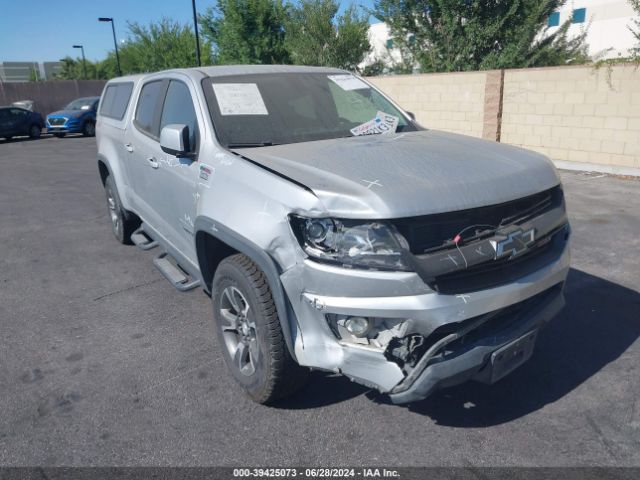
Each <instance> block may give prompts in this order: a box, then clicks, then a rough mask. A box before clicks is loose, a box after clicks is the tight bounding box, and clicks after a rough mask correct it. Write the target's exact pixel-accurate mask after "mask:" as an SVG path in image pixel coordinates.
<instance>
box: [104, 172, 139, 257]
mask: <svg viewBox="0 0 640 480" xmlns="http://www.w3.org/2000/svg"><path fill="white" fill-rule="evenodd" d="M104 190H105V193H106V195H107V208H108V211H109V219H110V220H111V230H112V231H113V234H114V235H115V237H116V238H117V239H118V241H119V242H120V243H123V244H125V245H131V243H132V242H131V234H132V233H133V232H135V231H136V229H137V228H138V227H139V226H140V220H139V219H138V218H137V217H136V216H135V215H134V214H132V213H131V212H127V211H126V210H125V209H124V208H123V207H122V203H121V202H120V196H119V195H118V190H117V189H116V184H115V182H114V181H113V177H112V176H111V175H109V176H108V177H107V180H106V181H105V182H104Z"/></svg>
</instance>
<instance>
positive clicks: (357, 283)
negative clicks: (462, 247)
mask: <svg viewBox="0 0 640 480" xmlns="http://www.w3.org/2000/svg"><path fill="white" fill-rule="evenodd" d="M569 262H570V252H569V248H568V245H567V247H566V248H565V249H564V250H563V251H562V254H561V255H560V256H559V257H558V258H557V259H556V260H555V261H553V262H552V263H549V264H547V265H545V266H544V267H543V268H540V269H539V270H537V271H535V272H533V273H531V274H529V275H527V276H525V277H522V278H519V279H518V280H516V281H513V282H510V283H507V284H505V285H501V286H498V287H495V288H490V289H487V290H481V291H477V292H473V293H468V294H459V295H453V294H451V295H447V294H440V293H437V292H434V291H433V290H431V289H430V288H429V287H428V286H427V285H426V284H425V283H424V282H423V281H422V279H421V278H420V277H419V276H418V275H417V274H415V273H406V272H404V273H401V272H373V271H358V270H348V269H342V268H336V267H331V266H327V265H320V264H317V263H315V262H312V261H308V260H306V261H304V262H303V263H301V264H299V265H298V266H296V267H294V268H292V269H290V270H288V271H286V272H285V273H283V274H282V276H281V281H282V284H283V286H284V288H285V291H286V293H287V296H288V298H289V300H290V303H291V307H292V309H293V313H295V315H294V316H292V317H293V318H295V320H296V322H297V324H295V325H291V329H292V331H293V332H297V333H296V334H295V338H294V345H295V354H296V358H297V360H298V363H300V364H301V365H305V366H309V367H313V368H317V369H321V370H328V371H333V372H337V373H342V374H344V375H346V376H348V377H350V378H351V379H352V380H354V381H356V382H358V383H361V384H364V385H366V386H369V387H371V388H376V389H378V390H379V391H380V392H383V393H388V394H390V395H391V398H392V400H393V401H394V402H396V403H405V402H408V401H415V400H418V399H421V398H425V397H426V396H428V395H429V394H430V393H432V392H433V391H434V390H436V389H438V388H441V387H445V386H448V385H453V384H456V383H460V382H463V381H465V380H468V379H472V378H473V379H476V380H482V379H483V378H482V375H483V373H482V371H483V367H485V366H486V364H487V361H488V359H489V357H490V355H491V353H493V352H494V351H495V350H498V349H500V348H501V347H502V346H503V345H506V344H508V343H509V342H511V341H513V340H515V339H517V338H518V337H519V336H520V335H521V334H522V333H526V332H528V331H531V330H534V329H536V328H538V327H540V326H542V325H543V324H545V323H546V322H548V321H549V320H550V319H551V318H552V317H553V316H554V315H555V314H556V313H557V312H558V311H559V310H560V309H561V308H562V305H563V296H562V285H563V283H564V281H565V279H566V276H567V273H568V271H569ZM554 287H555V292H556V293H555V295H549V296H547V297H545V298H544V299H543V300H542V301H540V302H538V303H537V304H536V306H535V308H533V307H532V308H530V309H527V310H526V311H525V312H522V314H521V316H519V317H518V318H517V319H514V320H513V322H511V323H510V327H511V328H510V329H508V330H506V331H504V332H501V333H500V336H499V338H493V336H492V337H491V338H480V339H477V341H476V343H475V344H474V345H475V346H474V348H472V349H470V350H466V349H465V351H464V353H459V352H458V353H457V354H454V355H452V356H449V357H447V358H446V360H445V361H438V362H436V363H433V364H430V365H427V367H426V368H425V369H424V370H423V371H422V372H421V374H420V376H419V377H418V378H417V379H414V380H413V381H412V382H411V384H410V385H406V383H403V382H406V379H407V376H408V374H407V372H406V371H404V370H403V369H402V368H401V366H400V365H398V363H397V362H394V361H390V360H389V359H388V358H387V357H386V356H385V354H384V352H383V351H381V350H380V349H376V348H371V347H370V346H368V345H354V344H350V343H348V342H345V341H344V340H341V339H340V338H337V337H336V335H335V333H334V331H332V329H331V328H330V326H329V324H328V322H327V316H328V315H343V316H364V317H370V318H385V319H398V320H402V321H407V322H408V324H409V327H408V330H407V331H406V332H405V334H411V333H415V334H418V335H422V336H424V337H425V338H428V336H429V335H431V334H432V333H433V332H434V331H435V330H436V329H438V328H439V327H442V326H444V325H449V324H457V323H460V324H462V323H463V322H465V321H468V320H470V319H474V318H476V317H479V316H482V315H485V314H489V313H490V312H495V311H499V310H502V309H505V308H506V307H509V306H513V305H516V304H519V303H521V302H524V301H525V300H527V299H530V298H532V297H534V296H538V295H540V294H542V293H543V292H546V291H549V292H551V290H552V289H553V288H554ZM405 387H406V388H405ZM400 390H402V391H400Z"/></svg>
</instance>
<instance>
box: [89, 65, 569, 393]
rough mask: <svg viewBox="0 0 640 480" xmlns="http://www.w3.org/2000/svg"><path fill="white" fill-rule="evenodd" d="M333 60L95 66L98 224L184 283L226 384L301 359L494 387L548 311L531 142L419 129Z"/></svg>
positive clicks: (382, 377)
mask: <svg viewBox="0 0 640 480" xmlns="http://www.w3.org/2000/svg"><path fill="white" fill-rule="evenodd" d="M412 117H413V116H412V115H411V114H410V113H408V112H405V111H403V110H402V109H401V108H400V107H399V106H398V105H396V104H395V103H394V102H393V101H391V100H390V99H389V98H388V97H386V96H385V95H384V94H383V93H381V92H380V91H378V90H377V89H375V88H374V87H372V86H371V85H370V84H369V83H367V82H366V81H365V80H363V79H362V78H360V77H358V76H355V75H352V74H350V73H349V72H346V71H342V70H337V69H329V68H315V67H313V68H312V67H291V66H217V67H205V68H197V69H195V68H194V69H184V70H171V71H165V72H160V73H154V74H149V75H137V76H129V77H122V78H117V79H114V80H111V81H110V82H108V84H107V85H106V87H105V89H104V92H103V94H102V98H101V101H100V107H99V113H98V119H97V125H96V127H97V130H96V133H97V135H96V136H97V144H98V167H99V172H100V177H101V179H102V183H103V184H104V187H105V190H106V197H107V204H108V209H109V214H110V218H111V224H112V227H113V232H114V234H115V236H116V237H117V238H118V240H119V241H121V242H122V243H134V244H136V245H137V246H138V247H140V248H142V249H144V250H148V249H151V248H158V251H159V255H158V256H157V257H156V258H155V260H154V262H155V264H156V266H157V267H158V268H159V270H160V271H161V272H162V274H163V275H164V276H165V277H166V278H167V279H168V280H169V281H170V282H171V283H172V284H173V285H174V286H175V287H176V288H177V289H178V290H180V291H185V290H189V289H192V288H197V287H202V288H203V289H204V290H205V291H206V292H207V293H208V294H209V295H210V296H211V300H212V304H213V318H214V320H215V325H216V330H217V335H218V338H219V342H218V343H219V345H220V348H221V349H222V350H223V352H224V358H225V361H226V363H227V365H228V367H229V370H230V371H231V373H232V374H233V376H234V378H235V379H236V381H237V382H238V384H239V385H240V386H241V387H242V389H244V391H245V392H246V393H247V394H248V395H249V396H250V397H251V398H252V399H253V400H255V401H257V402H260V403H271V402H275V401H277V400H278V399H281V398H283V397H285V396H286V395H289V394H291V393H292V392H294V391H295V390H296V389H297V388H299V387H300V386H301V385H302V384H303V382H304V380H305V378H306V377H307V373H308V372H309V370H310V369H318V370H323V371H330V372H336V373H340V374H343V375H346V376H347V377H349V378H351V379H352V380H354V381H356V382H358V383H361V384H363V385H366V386H368V387H370V388H373V389H377V390H379V391H380V392H382V393H384V394H387V395H389V397H390V399H391V401H393V402H394V403H407V402H412V401H417V400H420V399H423V398H425V397H426V396H428V395H429V394H430V393H432V392H433V391H435V390H437V389H439V388H442V387H447V386H451V385H454V384H458V383H461V382H464V381H467V380H476V381H480V382H485V383H493V382H496V381H498V380H500V379H501V378H502V377H504V376H505V375H507V374H508V373H510V372H511V371H513V370H514V369H516V368H517V367H518V366H519V365H521V364H522V363H523V362H525V361H526V360H527V359H528V358H529V357H530V356H531V355H532V353H533V350H534V345H535V342H536V337H537V335H538V332H539V329H540V328H541V327H542V326H543V325H544V324H545V323H546V322H548V321H549V320H551V319H552V318H553V317H554V316H555V315H556V314H557V313H558V311H559V310H560V309H561V308H562V307H563V304H564V299H563V285H564V282H565V279H566V276H567V272H568V270H569V236H570V227H569V223H568V221H567V215H566V211H565V202H564V196H563V191H562V186H561V183H560V180H559V178H558V175H557V173H556V171H555V169H554V167H553V165H552V164H551V162H550V161H549V160H548V159H547V158H545V157H544V156H542V155H539V154H537V153H533V152H529V151H525V150H521V149H518V148H514V147H510V146H507V145H502V144H498V143H493V142H488V141H484V140H479V139H474V138H469V137H464V136H460V135H454V134H450V133H444V132H439V131H434V130H429V129H426V128H423V127H421V126H420V125H418V124H417V123H416V122H415V121H414V120H413V118H412Z"/></svg>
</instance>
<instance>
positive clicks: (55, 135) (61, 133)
mask: <svg viewBox="0 0 640 480" xmlns="http://www.w3.org/2000/svg"><path fill="white" fill-rule="evenodd" d="M65 135H66V133H65V132H55V133H54V134H53V136H54V137H58V138H64V136H65Z"/></svg>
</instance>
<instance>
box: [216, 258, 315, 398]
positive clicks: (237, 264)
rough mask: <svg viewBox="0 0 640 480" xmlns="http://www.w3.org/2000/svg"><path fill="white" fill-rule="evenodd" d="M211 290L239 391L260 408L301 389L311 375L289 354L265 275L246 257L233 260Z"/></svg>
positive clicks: (225, 262) (223, 265) (223, 264)
mask: <svg viewBox="0 0 640 480" xmlns="http://www.w3.org/2000/svg"><path fill="white" fill-rule="evenodd" d="M212 287H213V288H212V291H213V295H212V296H211V299H212V302H213V316H214V319H215V323H216V330H217V333H218V339H219V343H220V345H221V347H222V352H223V357H224V360H225V362H226V364H227V366H228V367H229V370H231V373H232V375H233V377H234V379H235V380H236V382H237V383H238V384H239V385H240V387H242V389H243V390H244V391H245V392H246V393H247V394H248V395H249V397H251V399H252V400H254V401H255V402H258V403H272V402H274V401H276V400H278V399H281V398H284V397H286V396H288V395H290V394H292V393H293V392H295V391H296V390H298V389H299V388H300V387H301V386H302V385H303V384H304V381H305V379H306V377H307V375H308V370H307V369H304V368H302V367H300V366H299V365H298V364H297V363H296V362H295V361H294V360H293V358H292V357H291V355H290V354H289V350H288V349H287V345H286V343H285V340H284V336H283V334H282V329H281V327H280V319H279V318H278V312H277V311H276V307H275V304H274V301H273V297H272V295H271V289H270V288H269V284H268V283H267V279H266V277H265V275H264V273H262V271H261V270H260V269H259V268H258V266H257V265H256V264H255V263H253V262H252V261H251V260H250V259H249V258H248V257H247V256H245V255H242V254H237V255H233V256H231V257H228V258H226V259H225V260H223V261H222V262H221V263H220V265H219V266H218V268H217V270H216V273H215V276H214V279H213V285H212Z"/></svg>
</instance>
